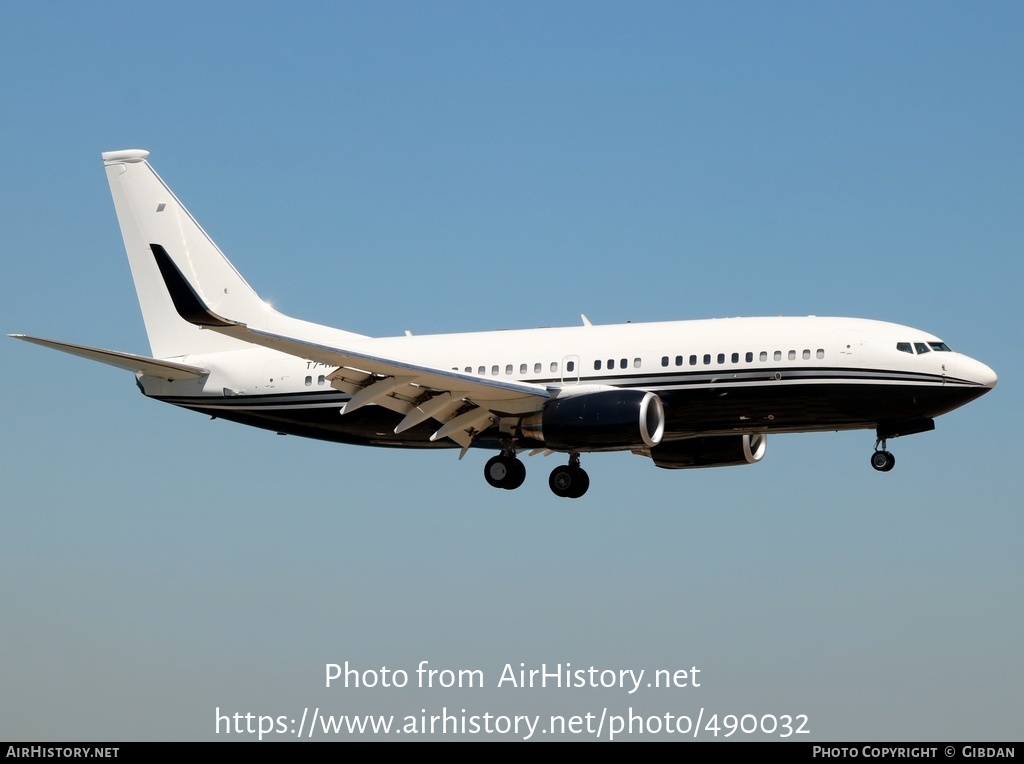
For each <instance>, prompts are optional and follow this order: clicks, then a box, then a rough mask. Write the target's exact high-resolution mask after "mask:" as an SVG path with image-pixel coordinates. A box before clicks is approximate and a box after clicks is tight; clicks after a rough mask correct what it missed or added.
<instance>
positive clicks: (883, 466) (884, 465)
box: [871, 438, 896, 472]
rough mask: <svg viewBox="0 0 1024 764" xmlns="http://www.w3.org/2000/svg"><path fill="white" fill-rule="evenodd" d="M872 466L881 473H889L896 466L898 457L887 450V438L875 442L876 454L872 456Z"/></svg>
mask: <svg viewBox="0 0 1024 764" xmlns="http://www.w3.org/2000/svg"><path fill="white" fill-rule="evenodd" d="M871 466H872V467H874V468H875V469H876V470H878V471H879V472H888V471H889V470H891V469H892V468H893V467H895V466H896V457H895V456H893V455H892V454H890V453H889V452H888V451H886V450H885V438H879V439H878V440H876V441H875V452H874V453H873V454H871Z"/></svg>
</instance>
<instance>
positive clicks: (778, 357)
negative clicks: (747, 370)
mask: <svg viewBox="0 0 1024 764" xmlns="http://www.w3.org/2000/svg"><path fill="white" fill-rule="evenodd" d="M772 358H774V359H775V360H776V361H781V360H782V351H781V350H776V351H775V354H774V355H773V356H772Z"/></svg>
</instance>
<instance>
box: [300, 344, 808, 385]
mask: <svg viewBox="0 0 1024 764" xmlns="http://www.w3.org/2000/svg"><path fill="white" fill-rule="evenodd" d="M798 352H799V354H800V357H801V358H803V360H805V361H809V360H810V359H811V350H810V348H804V349H803V350H802V351H796V350H789V351H788V352H787V353H786V358H788V359H789V360H790V361H795V360H796V359H797V353H798ZM726 357H727V356H726V354H725V353H718V354H717V355H712V354H711V353H705V354H704V355H703V356H697V355H691V356H689V358H688V359H687V357H686V356H682V355H677V356H676V357H675V365H676V366H684V365H686V362H687V360H688V361H689V365H690V366H696V365H697V364H698V359H700V360H701V361H703V363H704V365H705V366H710V365H711V361H712V358H714V359H715V361H716V362H717V363H719V364H725V363H726ZM814 357H815V358H818V359H822V358H824V357H825V349H824V348H818V349H817V350H815V351H814ZM728 359H729V362H730V363H739V362H740V354H739V353H732V354H730V355H728ZM767 360H768V351H767V350H762V351H761V352H760V353H759V354H758V361H767ZM772 360H774V361H781V360H782V351H781V350H776V351H774V352H773V353H772ZM743 361H744V363H753V362H754V354H753V353H752V352H747V353H744V354H743ZM671 362H672V358H671V357H670V356H667V355H664V356H662V357H661V365H662V366H670V365H671ZM641 365H642V361H641V359H639V358H634V359H632V362H630V359H628V358H619V359H615V358H609V359H607V360H605V359H603V358H599V359H597V360H596V361H594V371H601V370H602V369H607V370H609V371H611V370H613V369H616V368H619V369H628V368H629V367H630V366H632V367H633V368H634V369H639V368H640V367H641ZM515 368H516V367H515V364H511V363H509V364H505V375H506V376H509V377H510V376H512V375H513V374H514V373H515ZM547 368H548V372H549V373H551V374H557V373H558V361H551V363H549V364H548V367H547ZM529 369H530V365H529V364H526V363H521V364H519V374H520V376H522V375H525V374H528V373H529ZM458 370H459V369H458V367H457V366H453V367H452V371H458ZM463 371H464V372H466V373H467V374H472V373H473V367H472V366H466V367H464V368H463ZM501 371H502V368H501V365H499V364H494V365H493V366H491V367H490V374H491V376H492V377H497V376H498V375H500V374H501ZM575 371H576V362H575V361H566V362H565V372H566V373H567V374H572V373H574V372H575ZM487 372H488V368H487V367H486V366H477V367H476V373H477V374H479V375H481V376H486V375H487ZM533 373H534V374H543V373H544V364H543V363H541V362H539V361H538V362H535V363H534V364H533ZM307 379H308V378H307ZM306 384H309V382H308V381H307V382H306Z"/></svg>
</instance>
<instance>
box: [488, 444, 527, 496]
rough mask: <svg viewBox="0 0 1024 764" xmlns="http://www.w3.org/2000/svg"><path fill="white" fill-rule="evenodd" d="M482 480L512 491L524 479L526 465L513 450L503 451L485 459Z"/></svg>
mask: <svg viewBox="0 0 1024 764" xmlns="http://www.w3.org/2000/svg"><path fill="white" fill-rule="evenodd" d="M484 480H486V481H487V483H488V485H491V486H494V487H495V488H504V489H505V490H506V491H512V490H514V489H516V488H518V487H519V486H521V485H522V484H523V481H524V480H526V466H525V465H524V464H523V463H522V462H521V461H519V460H518V459H517V458H516V454H515V451H504V452H502V453H500V454H498V455H497V456H492V457H491V458H490V459H488V460H487V464H486V465H484Z"/></svg>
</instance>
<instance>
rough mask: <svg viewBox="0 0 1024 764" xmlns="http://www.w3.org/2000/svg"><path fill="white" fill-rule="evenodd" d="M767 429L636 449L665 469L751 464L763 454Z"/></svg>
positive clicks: (704, 436) (674, 441) (705, 436)
mask: <svg viewBox="0 0 1024 764" xmlns="http://www.w3.org/2000/svg"><path fill="white" fill-rule="evenodd" d="M767 445H768V434H767V433H753V434H750V433H747V434H745V435H703V436H700V437H696V438H687V439H686V440H673V441H670V442H668V443H662V444H660V445H658V446H657V447H654V448H648V449H643V450H640V451H637V452H636V453H640V454H644V455H646V456H650V457H651V459H653V460H654V463H655V464H656V465H657V466H659V467H662V468H664V469H667V470H685V469H692V468H695V467H730V466H732V465H734V464H754V463H755V462H759V461H761V459H762V458H764V452H765V448H766V447H767Z"/></svg>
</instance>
